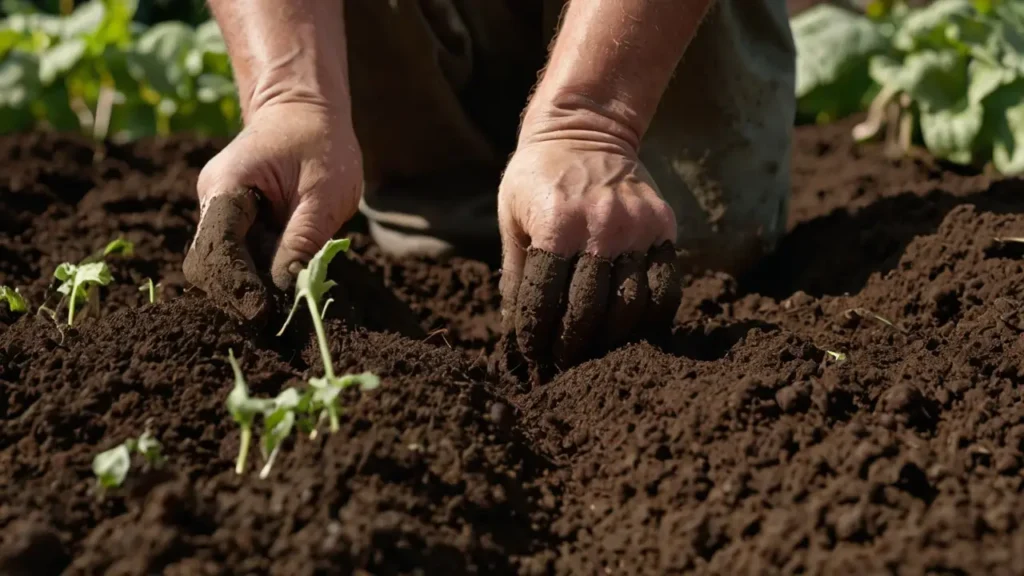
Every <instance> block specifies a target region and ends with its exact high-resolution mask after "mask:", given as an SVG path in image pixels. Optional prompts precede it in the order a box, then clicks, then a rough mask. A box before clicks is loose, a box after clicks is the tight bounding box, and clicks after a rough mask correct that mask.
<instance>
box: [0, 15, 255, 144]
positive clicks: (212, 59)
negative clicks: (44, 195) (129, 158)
mask: <svg viewBox="0 0 1024 576" xmlns="http://www.w3.org/2000/svg"><path fill="white" fill-rule="evenodd" d="M3 8H4V13H5V18H4V19H3V20H2V21H0V131H3V132H14V131H21V130H29V129H35V128H52V129H55V130H60V131H68V130H83V131H86V132H88V133H91V134H92V135H94V136H95V137H97V138H110V139H112V140H115V141H118V140H132V139H136V138H140V137H145V136H153V135H167V134H170V133H172V132H178V131H187V132H192V133H197V134H200V135H230V134H232V133H234V132H236V131H237V130H238V129H239V127H240V113H239V107H238V100H237V96H236V94H235V88H234V83H233V81H232V74H231V66H230V62H229V60H228V56H227V52H226V49H225V46H224V41H223V38H222V37H221V34H220V30H219V29H218V27H217V25H216V23H215V22H214V21H213V20H210V19H209V15H208V13H206V11H205V7H204V5H203V4H202V3H201V2H191V1H176V2H171V1H170V0H153V1H149V2H139V1H137V0H89V1H87V2H75V3H73V2H71V1H69V0H39V1H38V2H36V3H30V2H24V1H15V0H6V1H5V2H4V3H3ZM167 18H172V19H167Z"/></svg>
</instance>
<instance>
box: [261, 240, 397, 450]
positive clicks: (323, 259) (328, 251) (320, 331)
mask: <svg viewBox="0 0 1024 576" xmlns="http://www.w3.org/2000/svg"><path fill="white" fill-rule="evenodd" d="M349 244H350V241H349V240H348V239H347V238H345V239H342V240H330V241H328V242H327V243H326V244H324V246H323V248H321V249H320V251H319V252H317V253H316V255H314V256H313V258H311V259H310V261H309V265H308V266H306V267H305V268H303V269H302V271H301V272H299V275H298V278H297V281H296V285H295V303H294V304H293V305H292V309H291V312H289V313H288V318H287V319H286V320H285V322H284V325H283V326H281V330H280V331H279V332H278V333H277V335H278V336H280V335H281V334H284V330H285V328H287V327H288V324H289V323H290V322H291V321H292V316H294V315H295V310H296V309H298V307H299V305H300V304H301V303H302V302H305V303H306V306H307V307H308V308H309V314H310V318H311V319H312V321H313V329H314V330H315V331H316V341H317V344H318V345H319V347H320V357H321V359H322V360H323V363H324V376H323V377H322V378H310V379H309V384H310V386H312V387H313V389H314V393H313V402H312V406H311V409H313V410H316V409H318V408H322V410H323V411H322V412H321V417H320V419H321V420H322V419H323V416H324V415H325V414H326V416H327V418H328V419H329V420H330V428H331V432H337V431H338V429H339V427H340V425H339V422H338V407H337V397H338V394H339V393H340V392H341V391H342V390H344V389H345V388H348V387H349V386H356V385H358V386H360V387H361V388H362V389H363V390H372V389H374V388H377V387H378V386H380V378H378V377H377V376H375V375H373V374H371V373H368V372H367V373H363V374H354V375H347V376H343V377H340V378H339V377H338V376H336V375H335V373H334V361H333V359H332V358H331V350H330V346H329V345H328V343H327V334H326V332H325V331H324V323H323V316H324V312H325V311H326V310H327V306H328V305H330V303H331V300H328V301H327V302H326V303H325V304H324V306H323V308H321V306H320V301H321V300H322V299H323V297H324V295H325V294H326V293H327V291H328V290H330V289H331V288H333V287H334V286H336V285H337V282H335V281H333V280H328V279H327V268H328V266H329V265H330V263H331V260H333V259H334V257H335V256H337V255H338V253H339V252H344V251H346V250H348V247H349ZM312 435H314V436H315V435H316V430H315V428H314V430H313V432H312Z"/></svg>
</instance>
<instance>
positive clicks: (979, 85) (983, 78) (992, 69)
mask: <svg viewBox="0 0 1024 576" xmlns="http://www.w3.org/2000/svg"><path fill="white" fill-rule="evenodd" d="M967 76H968V77H969V79H970V80H969V84H968V85H967V101H968V102H970V103H971V104H978V103H980V102H981V101H982V100H984V99H985V98H986V97H987V96H988V95H989V94H991V93H993V92H995V91H996V89H998V88H999V87H1000V86H1002V85H1004V84H1009V83H1010V82H1013V81H1014V79H1016V74H1014V73H1013V71H1012V70H1007V69H1005V68H1001V67H999V66H993V65H991V64H988V63H986V62H982V61H981V60H972V61H971V63H970V65H969V66H968V67H967Z"/></svg>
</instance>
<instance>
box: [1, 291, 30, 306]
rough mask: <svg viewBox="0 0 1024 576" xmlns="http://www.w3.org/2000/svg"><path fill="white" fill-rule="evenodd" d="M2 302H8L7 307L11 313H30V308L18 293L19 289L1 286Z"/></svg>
mask: <svg viewBox="0 0 1024 576" xmlns="http://www.w3.org/2000/svg"><path fill="white" fill-rule="evenodd" d="M0 302H7V307H8V308H10V309H11V312H27V311H28V306H27V305H26V304H25V298H23V297H22V296H21V294H19V293H18V290H17V289H11V288H8V287H7V286H0Z"/></svg>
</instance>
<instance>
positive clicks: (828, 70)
mask: <svg viewBox="0 0 1024 576" xmlns="http://www.w3.org/2000/svg"><path fill="white" fill-rule="evenodd" d="M792 29H793V36H794V41H795V42H796V48H797V61H796V69H797V70H796V95H797V98H801V97H804V96H806V95H808V94H810V93H811V92H812V91H814V90H815V89H818V88H820V87H822V86H828V85H832V84H845V83H848V82H851V80H853V81H855V80H856V79H857V78H863V76H864V75H865V74H866V72H867V61H868V58H869V57H870V56H871V55H873V54H876V53H879V52H881V51H882V50H883V49H884V48H885V37H884V36H883V35H882V34H881V32H880V30H879V28H878V26H877V25H876V24H875V23H873V22H872V21H871V20H869V19H868V18H865V17H864V16H861V15H859V14H855V13H853V12H850V11H848V10H843V9H841V8H837V7H835V6H832V5H830V4H819V5H817V6H815V7H813V8H811V9H809V10H807V11H805V12H803V13H801V14H799V15H798V16H796V17H795V18H793V21H792Z"/></svg>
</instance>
